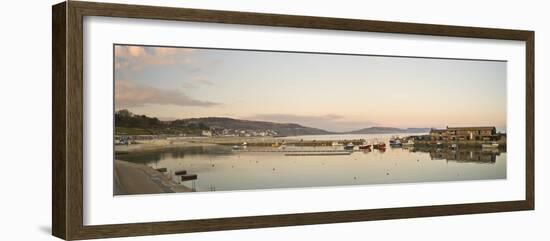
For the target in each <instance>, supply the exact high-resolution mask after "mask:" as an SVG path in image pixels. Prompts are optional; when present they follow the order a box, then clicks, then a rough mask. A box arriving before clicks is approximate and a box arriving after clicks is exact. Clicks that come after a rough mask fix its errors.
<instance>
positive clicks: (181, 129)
mask: <svg viewBox="0 0 550 241" xmlns="http://www.w3.org/2000/svg"><path fill="white" fill-rule="evenodd" d="M52 11H53V18H52V25H53V41H52V42H53V44H52V53H53V67H52V68H53V71H52V73H53V76H52V79H53V80H52V82H53V114H52V115H53V151H52V153H53V163H52V165H53V168H52V170H53V175H52V176H53V180H52V185H53V186H52V189H53V190H52V192H53V194H52V197H53V207H52V210H53V215H52V217H53V218H52V223H53V224H52V227H53V228H52V230H53V235H55V236H57V237H60V238H63V239H67V240H69V239H70V240H74V239H92V238H108V237H121V236H137V235H156V234H171V233H186V232H202V231H214V230H229V229H245V228H263V227H275V226H290V225H308V224H324V223H338V222H355V221H368V220H382V219H397V218H413V217H428V216H442V215H460V214H474V213H490V212H505V211H520V210H533V209H534V190H535V189H534V32H532V31H526V30H509V29H490V28H477V27H463V26H445V25H432V24H416V23H402V22H384V21H371V20H358V19H339V18H325V17H312V16H291V15H275V14H265V13H249V12H228V11H214V10H198V9H183V8H169V7H157V6H139V5H123V4H110V3H94V2H77V1H68V2H63V3H60V4H57V5H54V6H53V8H52ZM503 215H504V214H503Z"/></svg>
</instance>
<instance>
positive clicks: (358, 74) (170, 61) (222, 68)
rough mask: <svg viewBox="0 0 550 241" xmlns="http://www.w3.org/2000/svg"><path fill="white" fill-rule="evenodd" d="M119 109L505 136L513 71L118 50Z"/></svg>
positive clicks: (399, 61)
mask: <svg viewBox="0 0 550 241" xmlns="http://www.w3.org/2000/svg"><path fill="white" fill-rule="evenodd" d="M114 48H115V50H114V52H115V109H116V110H120V109H128V110H130V111H131V112H133V113H136V114H144V115H147V116H151V117H158V118H159V119H161V120H173V119H179V118H192V117H213V116H216V117H231V118H237V119H248V120H263V121H273V122H283V123H297V124H301V125H305V126H310V127H316V128H321V129H325V130H329V131H350V130H356V129H360V128H365V127H371V126H387V127H400V128H407V127H436V128H444V127H445V126H495V127H497V128H499V129H504V128H506V62H503V61H474V60H452V59H430V58H406V57H383V56H353V55H339V54H308V53H285V52H265V51H242V50H220V49H198V48H167V47H143V46H123V45H116V46H115V47H114Z"/></svg>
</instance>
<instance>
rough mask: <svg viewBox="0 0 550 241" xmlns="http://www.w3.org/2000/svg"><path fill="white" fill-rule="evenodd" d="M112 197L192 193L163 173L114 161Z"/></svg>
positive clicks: (135, 164) (142, 166)
mask: <svg viewBox="0 0 550 241" xmlns="http://www.w3.org/2000/svg"><path fill="white" fill-rule="evenodd" d="M113 171H114V174H113V175H114V180H113V190H114V193H113V194H114V195H132V194H155V193H176V192H193V189H191V188H189V187H186V186H184V185H180V184H177V183H176V182H174V181H173V180H171V179H170V178H168V177H167V176H166V175H164V174H163V173H161V172H159V171H157V170H155V169H153V168H151V167H149V166H146V165H143V164H137V163H132V162H127V161H121V160H115V161H114V170H113Z"/></svg>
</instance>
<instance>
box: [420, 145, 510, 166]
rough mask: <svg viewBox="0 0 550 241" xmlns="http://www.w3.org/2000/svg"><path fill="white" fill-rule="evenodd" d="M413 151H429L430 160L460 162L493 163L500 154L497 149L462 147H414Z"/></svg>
mask: <svg viewBox="0 0 550 241" xmlns="http://www.w3.org/2000/svg"><path fill="white" fill-rule="evenodd" d="M411 151H413V152H417V151H419V152H427V153H430V158H431V159H432V160H447V161H452V162H461V163H480V164H494V163H495V162H496V160H497V156H499V155H500V150H498V149H489V150H487V149H481V148H465V149H464V148H463V149H458V150H453V149H444V148H430V147H415V148H414V149H413V150H411Z"/></svg>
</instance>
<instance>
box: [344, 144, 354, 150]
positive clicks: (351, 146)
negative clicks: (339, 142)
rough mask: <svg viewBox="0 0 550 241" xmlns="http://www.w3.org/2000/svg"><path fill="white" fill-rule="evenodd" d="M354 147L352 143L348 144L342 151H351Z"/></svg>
mask: <svg viewBox="0 0 550 241" xmlns="http://www.w3.org/2000/svg"><path fill="white" fill-rule="evenodd" d="M354 147H355V145H354V144H353V143H351V142H350V143H348V144H347V145H346V146H344V150H353V148H354Z"/></svg>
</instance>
